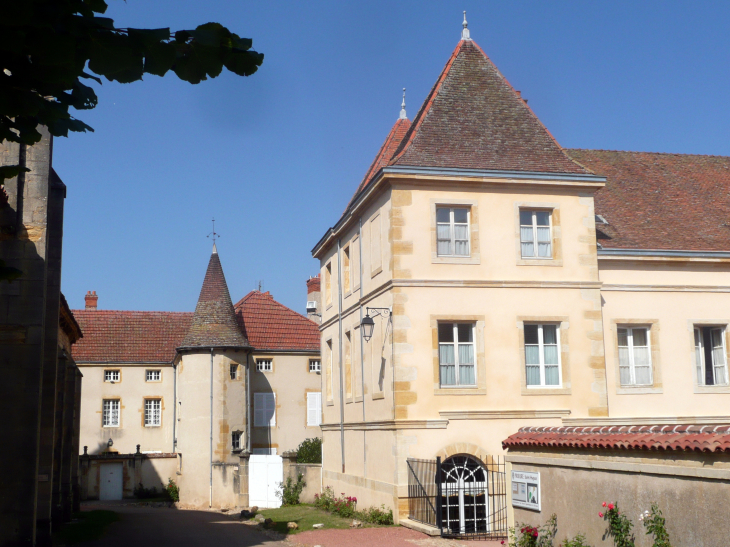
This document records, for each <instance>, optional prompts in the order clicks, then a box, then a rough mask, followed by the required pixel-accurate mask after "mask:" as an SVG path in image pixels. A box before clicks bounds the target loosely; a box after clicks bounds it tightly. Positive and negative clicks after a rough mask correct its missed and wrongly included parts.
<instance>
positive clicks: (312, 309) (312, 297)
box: [307, 274, 322, 323]
mask: <svg viewBox="0 0 730 547" xmlns="http://www.w3.org/2000/svg"><path fill="white" fill-rule="evenodd" d="M321 302H322V300H321V292H320V282H319V274H317V275H316V276H315V277H310V278H309V279H307V317H308V318H309V319H311V320H312V321H314V322H316V323H321V322H322V317H321V315H320V314H321V313H322V312H321ZM312 303H314V305H312Z"/></svg>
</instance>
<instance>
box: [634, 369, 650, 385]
mask: <svg viewBox="0 0 730 547" xmlns="http://www.w3.org/2000/svg"><path fill="white" fill-rule="evenodd" d="M634 375H635V376H636V384H637V385H642V386H646V385H649V384H651V367H649V366H641V367H638V366H637V367H635V368H634Z"/></svg>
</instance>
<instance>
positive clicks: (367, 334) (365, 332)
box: [360, 308, 392, 342]
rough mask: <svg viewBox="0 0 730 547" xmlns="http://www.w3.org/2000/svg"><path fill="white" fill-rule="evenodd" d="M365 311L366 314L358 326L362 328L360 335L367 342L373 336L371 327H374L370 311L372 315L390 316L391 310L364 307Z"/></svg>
mask: <svg viewBox="0 0 730 547" xmlns="http://www.w3.org/2000/svg"><path fill="white" fill-rule="evenodd" d="M365 311H366V314H365V317H363V318H362V321H361V322H360V327H361V328H362V337H363V338H364V339H365V341H366V342H369V341H370V339H371V338H372V337H373V329H374V328H375V321H373V318H372V317H370V314H371V313H372V314H373V316H375V315H382V316H388V317H390V315H391V313H392V312H391V310H390V308H365Z"/></svg>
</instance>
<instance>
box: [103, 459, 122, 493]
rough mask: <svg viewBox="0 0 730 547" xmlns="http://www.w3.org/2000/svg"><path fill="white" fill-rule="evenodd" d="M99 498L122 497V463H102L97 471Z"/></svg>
mask: <svg viewBox="0 0 730 547" xmlns="http://www.w3.org/2000/svg"><path fill="white" fill-rule="evenodd" d="M99 499H100V500H120V499H122V464H121V463H102V464H101V471H100V472H99Z"/></svg>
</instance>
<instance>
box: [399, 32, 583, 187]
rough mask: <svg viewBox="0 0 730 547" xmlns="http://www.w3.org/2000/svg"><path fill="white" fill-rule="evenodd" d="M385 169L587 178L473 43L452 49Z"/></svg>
mask: <svg viewBox="0 0 730 547" xmlns="http://www.w3.org/2000/svg"><path fill="white" fill-rule="evenodd" d="M390 165H398V166H414V167H437V168H458V169H492V170H508V171H532V172H551V173H572V174H590V171H589V170H587V169H586V168H585V167H583V166H582V165H580V164H578V163H576V162H574V161H573V160H572V159H571V158H570V157H568V156H567V155H566V154H565V152H563V149H562V148H561V147H560V145H559V144H558V143H557V142H556V141H555V139H554V138H553V136H552V135H551V134H550V133H549V132H548V130H547V129H546V128H545V126H544V125H543V124H542V123H541V122H540V120H539V119H538V118H537V116H535V114H534V112H532V109H531V108H530V107H529V106H527V103H526V102H525V101H524V100H523V99H522V98H521V97H520V96H519V94H518V93H517V92H516V91H515V90H514V88H513V87H512V86H511V85H510V84H509V82H508V81H507V80H506V79H505V78H504V76H502V74H501V73H500V72H499V70H498V69H497V67H496V66H495V65H494V63H492V61H491V60H490V59H489V57H487V56H486V54H485V53H484V52H483V51H482V49H481V48H480V47H479V46H478V45H476V43H474V42H473V41H466V40H462V41H460V42H459V44H458V45H457V46H456V49H455V50H454V52H453V54H452V55H451V58H450V59H449V62H448V63H447V64H446V67H445V68H444V70H443V72H442V73H441V76H440V77H439V79H438V80H437V82H436V84H435V85H434V87H433V89H432V90H431V92H430V93H429V95H428V97H427V98H426V101H425V102H424V103H423V106H421V110H420V111H419V112H418V114H417V115H416V117H415V119H414V120H413V124H412V125H411V127H410V129H409V130H408V132H407V133H406V135H405V137H404V138H403V141H402V142H401V144H400V146H399V148H398V150H397V151H396V153H395V156H394V157H393V159H392V160H391V161H390Z"/></svg>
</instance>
